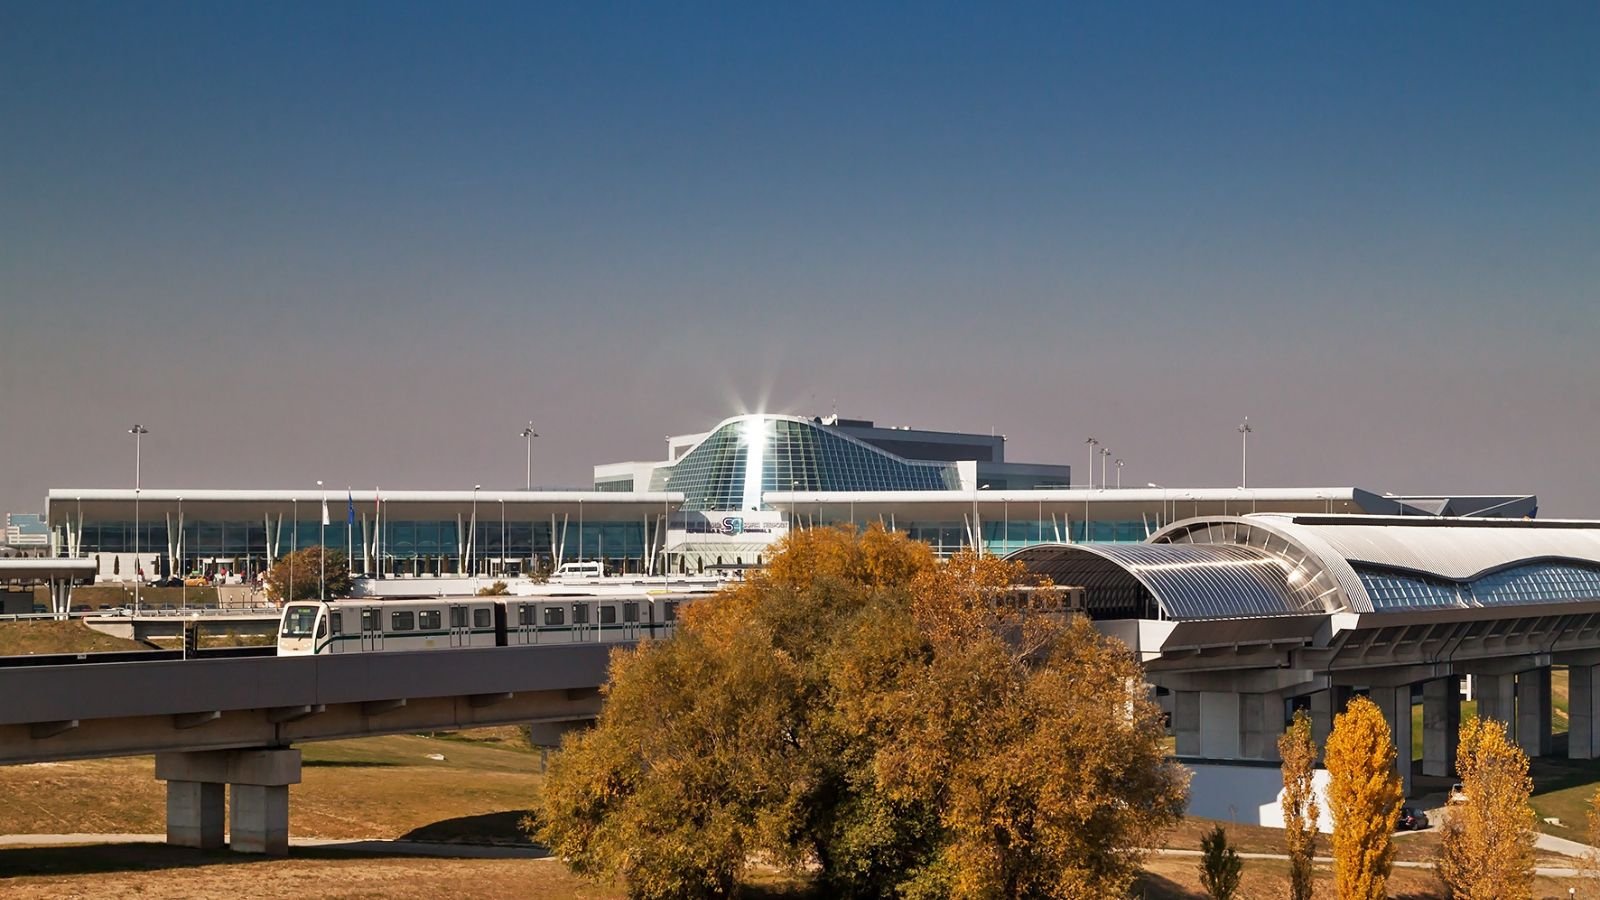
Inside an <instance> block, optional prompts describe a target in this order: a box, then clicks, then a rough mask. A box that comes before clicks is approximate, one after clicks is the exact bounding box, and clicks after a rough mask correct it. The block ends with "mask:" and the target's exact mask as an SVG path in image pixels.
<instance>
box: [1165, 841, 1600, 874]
mask: <svg viewBox="0 0 1600 900" xmlns="http://www.w3.org/2000/svg"><path fill="white" fill-rule="evenodd" d="M1567 843H1571V841H1568V842H1567ZM1153 852H1154V853H1155V855H1156V856H1193V857H1198V856H1200V851H1199V850H1156V851H1153ZM1239 858H1240V859H1276V860H1280V861H1283V862H1288V860H1289V857H1288V856H1287V855H1286V854H1283V853H1241V854H1239ZM1316 861H1317V862H1319V863H1321V864H1323V865H1327V866H1331V865H1333V859H1332V858H1331V857H1327V856H1318V857H1316ZM1395 868H1399V869H1431V868H1433V863H1431V862H1411V861H1407V860H1396V861H1395ZM1533 874H1535V875H1542V876H1544V877H1546V878H1589V877H1600V876H1596V875H1595V874H1594V873H1590V872H1584V871H1583V870H1581V869H1573V868H1566V867H1564V866H1535V867H1534V869H1533Z"/></svg>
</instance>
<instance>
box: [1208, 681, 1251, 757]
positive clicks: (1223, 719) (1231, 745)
mask: <svg viewBox="0 0 1600 900" xmlns="http://www.w3.org/2000/svg"><path fill="white" fill-rule="evenodd" d="M1240 696H1241V695H1239V694H1237V693H1235V692H1233V691H1201V692H1200V755H1201V756H1204V757H1205V758H1206V759H1238V758H1239V757H1240V753H1239V733H1240V722H1239V712H1240V709H1239V707H1240V704H1239V697H1240Z"/></svg>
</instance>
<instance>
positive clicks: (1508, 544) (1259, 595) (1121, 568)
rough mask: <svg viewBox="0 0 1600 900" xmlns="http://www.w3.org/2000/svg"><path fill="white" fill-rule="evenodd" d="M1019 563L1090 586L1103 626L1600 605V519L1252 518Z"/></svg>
mask: <svg viewBox="0 0 1600 900" xmlns="http://www.w3.org/2000/svg"><path fill="white" fill-rule="evenodd" d="M1009 558H1010V559H1013V560H1017V561H1020V562H1022V563H1024V564H1025V565H1026V566H1027V567H1028V569H1029V571H1031V572H1034V573H1036V574H1040V575H1045V576H1049V577H1050V578H1051V579H1052V580H1053V581H1054V582H1055V583H1057V584H1061V585H1074V586H1082V587H1084V588H1085V589H1086V590H1085V601H1086V603H1087V605H1088V610H1089V613H1090V615H1091V616H1093V617H1095V618H1097V619H1162V620H1171V621H1201V620H1217V619H1250V618H1267V617H1283V616H1325V615H1331V614H1335V613H1356V614H1363V613H1397V612H1417V611H1427V610H1449V609H1457V610H1459V609H1473V608H1486V607H1504V606H1524V605H1532V604H1550V603H1563V602H1570V601H1580V600H1600V523H1597V522H1576V521H1533V520H1515V519H1463V518H1431V517H1412V516H1356V515H1284V514H1272V513H1262V514H1251V515H1244V516H1213V517H1206V518H1197V519H1188V520H1185V521H1181V522H1175V523H1173V524H1172V525H1170V526H1168V527H1166V528H1163V529H1161V530H1160V531H1158V532H1156V533H1155V534H1153V535H1151V536H1150V538H1149V540H1148V541H1146V542H1144V543H1140V544H1043V545H1039V546H1035V547H1029V548H1027V549H1024V550H1020V551H1017V552H1016V553H1013V554H1011V555H1010V557H1009Z"/></svg>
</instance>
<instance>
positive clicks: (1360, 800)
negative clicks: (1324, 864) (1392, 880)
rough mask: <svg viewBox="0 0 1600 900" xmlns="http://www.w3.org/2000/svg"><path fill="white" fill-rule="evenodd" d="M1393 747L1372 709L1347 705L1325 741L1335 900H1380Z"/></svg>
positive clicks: (1393, 787) (1388, 847)
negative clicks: (1331, 822)
mask: <svg viewBox="0 0 1600 900" xmlns="http://www.w3.org/2000/svg"><path fill="white" fill-rule="evenodd" d="M1394 761H1395V748H1394V741H1393V740H1392V739H1391V738H1390V736H1389V723H1387V722H1385V721H1384V719H1383V712H1382V711H1381V710H1379V709H1378V705H1377V704H1376V703H1373V702H1372V701H1371V700H1368V699H1367V698H1365V697H1357V698H1355V699H1354V700H1352V701H1350V704H1349V705H1348V706H1347V707H1346V708H1345V711H1344V712H1343V713H1341V714H1339V716H1338V717H1337V718H1335V719H1334V720H1333V733H1332V734H1330V735H1329V736H1328V752H1327V766H1328V809H1329V811H1331V812H1332V813H1333V876H1334V884H1335V887H1336V889H1337V891H1338V895H1339V900H1380V898H1382V897H1384V896H1386V894H1385V889H1386V887H1387V885H1388V882H1389V872H1390V870H1391V869H1392V868H1393V866H1394V843H1393V837H1394V826H1395V821H1396V820H1397V819H1398V818H1399V817H1400V801H1401V799H1402V797H1401V794H1400V776H1399V775H1398V774H1396V773H1395V770H1394Z"/></svg>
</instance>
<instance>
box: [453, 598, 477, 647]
mask: <svg viewBox="0 0 1600 900" xmlns="http://www.w3.org/2000/svg"><path fill="white" fill-rule="evenodd" d="M470 623H471V619H469V618H468V615H467V605H466V604H465V603H452V604H450V646H452V647H471V646H472V626H471V624H470Z"/></svg>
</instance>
